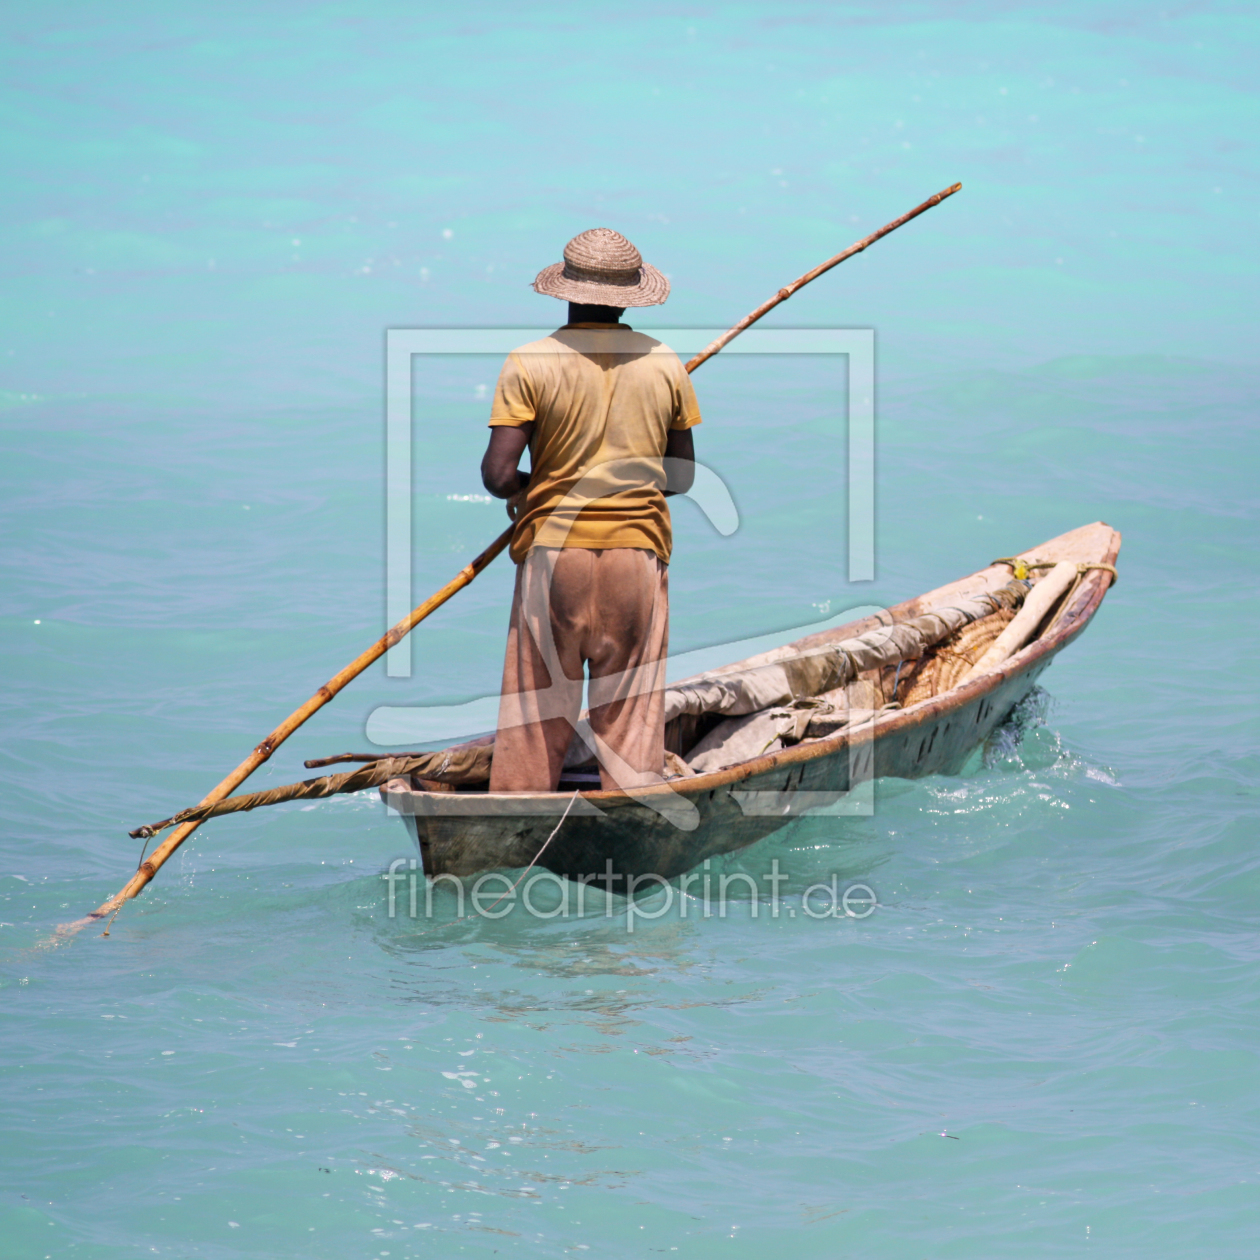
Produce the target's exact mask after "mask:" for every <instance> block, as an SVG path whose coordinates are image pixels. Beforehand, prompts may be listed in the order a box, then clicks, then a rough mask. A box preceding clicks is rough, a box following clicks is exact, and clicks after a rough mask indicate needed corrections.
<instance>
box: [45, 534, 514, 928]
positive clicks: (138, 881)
mask: <svg viewBox="0 0 1260 1260" xmlns="http://www.w3.org/2000/svg"><path fill="white" fill-rule="evenodd" d="M515 528H516V526H515V525H509V526H508V527H507V529H505V530H504V531H503V533H501V534H500V535H499V536H498V538H496V539H495V540H494V542H492V543H491V544H490V546H488V547H487V548H486V549H485V551H483V552H482V553H481V555H479V556H478V557H477V558H476V559H475V560H473V561H472V562H471V563H470V564H467V565H465V566H464V567H463V568H462V569H461V570H460V571H459V572H458V573H457V574H456V575H455V576H454V577H453V578H452V579H451V580H450V581H449V582H447V584H446V585H445V586H444V587H442V589H441V590H440V591H436V592H435V593H434V594H432V595H430V596H429V598H428V599H426V600H425V601H424V603H423V604H420V605H419V606H418V607H416V608H413V609H412V610H411V612H409V613H408V614H407V615H406V616H405V617H404V618H403V619H402V620H401V621H400V622H398V624H397V625H395V626H393V627H391V629H390V630H388V631H387V632H386V633H385V634H383V635H382V636H381V637H380V638H379V639H377V641H376V642H375V643H373V644H372V646H371V647H370V648H368V649H367V651H366V652H363V653H361V654H360V655H359V656H356V657H355V659H354V660H352V661H351V662H350V664H349V665H347V666H346V667H345V669H343V670H342V671H341V672H340V673H339V674H334V675H333V676H332V677H331V678H330V679H329V680H328V681H327V682H326V683H325V684H324V685H323V686H322V687H321V688H320V689H319V690H318V691H317V692H316V693H315V694H314V695H313V696H312V697H311V698H310V699H309V700H308V701H307V702H306V703H305V704H304V705H303V706H302V707H301V708H300V709H296V710H294V712H292V713H290V714H289V716H288V717H287V718H285V720H284V721H283V722H281V723H280V725H279V726H277V727H276V729H275V730H274V731H272V732H271V734H270V735H268V736H267V738H266V739H264V740H263V741H262V743H261V744H259V745H258V746H257V747H256V748H255V749H254V751H253V752H251V753H250V754H249V756H248V757H246V758H245V760H244V761H242V762H241V764H240V765H239V766H237V767H236V769H235V770H233V771H232V773H231V774H229V775H228V776H227V778H226V779H224V780H223V782H222V783H220V784H219V785H218V786H217V787H215V788H214V789H213V790H212V791H210V792H208V793H207V794H206V795H205V796H204V797H203V798H202V800H201V801H200V802H199V803H198V805H197V808H198V809H200V808H202V807H203V806H206V805H214V804H216V803H217V802H218V801H221V800H223V799H224V797H226V796H227V795H228V794H229V793H230V792H231V791H232V789H233V788H235V787H237V786H238V785H239V784H241V783H243V782H244V781H245V780H246V779H247V778H249V776H250V775H251V774H253V773H254V771H255V770H257V769H258V767H259V766H261V765H262V764H263V762H264V761H266V760H267V759H268V758H269V757H270V756H271V754H272V753H273V752H275V751H276V749H277V748H279V747H280V745H281V744H283V743H284V741H285V740H286V739H288V738H289V736H290V735H292V734H293V732H294V731H296V730H297V728H298V727H299V726H301V725H302V723H303V722H305V721H306V719H307V718H309V717H310V716H311V715H312V714H313V713H317V712H319V710H320V709H322V708H323V707H324V705H326V704H327V703H328V702H329V701H330V700H331V699H332V698H333V696H335V695H336V694H337V692H339V691H340V690H341V689H342V688H343V687H344V686H345V685H346V684H347V683H348V682H350V681H351V680H352V679H354V678H357V677H358V676H359V675H360V674H361V673H363V671H364V670H365V669H367V667H368V666H369V665H371V664H372V662H373V661H376V660H379V659H380V658H381V657H382V656H384V655H385V653H386V652H388V651H389V649H390V648H392V647H393V646H394V644H395V643H397V642H398V641H399V640H400V639H402V638H403V636H404V635H406V634H408V633H410V631H411V630H413V629H414V628H415V627H416V626H418V625H419V624H420V623H421V622H422V621H423V620H424V619H425V618H426V617H427V616H428V615H429V614H430V613H432V612H435V611H436V610H437V609H439V608H441V607H442V605H443V604H445V603H446V601H447V600H448V599H450V598H451V596H453V595H455V594H457V593H458V592H459V591H462V590H463V589H464V587H465V586H467V585H468V584H469V582H471V581H472V580H473V579H474V578H475V577H476V576H477V575H478V574H479V573H480V572H481V571H482V569H484V568H485V567H486V566H487V565H489V564H490V563H491V562H492V561H493V560H494V558H495V557H496V556H497V555H498V554H499V553H500V552H501V551H502V550H503V549H504V548H505V547H506V546H507V545H508V543H510V542H511V541H512V532H513V530H514V529H515ZM200 821H201V820H200V819H197V820H194V821H191V822H186V823H183V824H181V825H180V826H178V827H176V828H175V830H174V831H172V832H171V834H170V835H169V836H167V838H166V839H165V840H164V841H163V842H162V843H161V844H160V845H158V847H157V848H156V849H154V850H153V852H152V853H150V854H149V856H148V857H147V858H145V860H144V861H143V862H141V863H140V865H139V866H138V867H137V868H136V873H135V874H134V875H133V876H132V877H131V878H130V879H129V880H128V881H127V883H126V884H124V885H123V887H122V888H120V889H119V890H118V891H117V892H116V893H115V894H114V895H113V896H112V897H111V898H110V899H109V900H108V901H105V902H102V903H101V905H99V906H98V907H97V908H96V909H95V910H93V911H92V913H91V914H89V915H87V916H86V917H85V918H82V919H79V920H77V921H76V922H74V923H68V924H66V925H64V926H63V927H62V928H61V929H60V931H61V932H62V933H73V932H77V931H79V930H80V929H81V928H84V927H87V926H88V925H89V924H91V923H95V922H97V921H98V920H100V919H103V918H105V917H106V916H107V915H110V914H113V913H114V911H115V910H117V909H118V907H119V906H121V905H122V903H123V902H124V901H126V900H128V899H129V898H131V897H135V896H138V895H139V893H140V891H141V890H142V889H143V888H144V886H145V885H146V884H147V883H148V882H149V881H150V880H151V879H152V878H153V877H154V875H156V874H157V873H158V871H159V869H160V868H161V867H162V866H163V865H164V864H165V862H166V860H167V859H168V858H169V857H170V856H171V854H172V853H174V852H175V850H176V849H178V848H179V846H180V845H181V844H183V843H184V841H185V840H187V839H188V837H189V836H191V835H192V833H193V832H194V831H196V829H197V827H198V825H199V823H200Z"/></svg>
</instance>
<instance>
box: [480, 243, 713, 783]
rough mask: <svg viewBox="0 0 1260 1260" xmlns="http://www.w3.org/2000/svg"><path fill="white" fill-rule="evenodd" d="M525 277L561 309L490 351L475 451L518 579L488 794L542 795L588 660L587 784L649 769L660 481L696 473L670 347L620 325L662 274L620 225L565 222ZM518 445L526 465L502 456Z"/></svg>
mask: <svg viewBox="0 0 1260 1260" xmlns="http://www.w3.org/2000/svg"><path fill="white" fill-rule="evenodd" d="M534 289H535V290H536V291H537V292H539V293H543V294H546V295H548V296H550V297H555V298H559V299H560V300H561V301H567V302H568V304H569V318H568V322H567V323H566V324H565V325H564V326H563V327H562V328H560V329H558V330H557V331H556V332H554V333H552V334H551V336H549V337H544V338H543V339H542V340H541V341H535V342H532V343H530V344H529V345H526V346H522V347H520V349H518V350H515V351H513V352H512V353H511V354H510V355H509V356H508V358H507V362H506V363H505V364H504V365H503V370H502V372H501V373H500V375H499V383H498V386H497V388H496V389H495V395H494V404H493V407H492V408H491V412H490V443H489V446H488V447H487V448H486V454H485V457H484V458H483V460H482V462H481V477H482V481H483V483H484V484H485V487H486V489H487V490H488V491H489V492H490V493H491V494H493V495H495V496H496V497H498V498H501V499H507V500H508V512H509V514H510V515H511V516H512V519H513V520H514V521H515V522H516V530H515V533H514V535H513V538H512V546H511V555H512V559H513V560H514V561H515V562H516V565H517V571H516V589H515V593H514V595H513V598H512V616H511V622H510V625H509V629H508V642H507V653H506V657H505V660H504V664H503V689H502V699H501V700H500V705H499V728H498V734H497V735H496V737H495V746H494V759H493V761H492V763H491V773H490V790H491V791H492V792H554V791H555V790H556V786H557V784H558V782H559V779H560V772H561V770H562V768H563V766H564V762H565V756H566V754H567V753H568V751H569V746H570V743H571V741H572V738H573V733H574V730H575V729H576V728H577V725H578V715H579V712H580V710H581V704H582V683H583V670H584V668H585V669H587V670H589V674H590V690H589V718H590V723H589V729H587V728H584V729H583V730H582V732H581V735H582V738H583V739H584V740H585V742H586V743H587V744H588V746H589V747H591V749H592V751H593V752H594V753H595V755H596V759H597V761H598V762H599V767H600V779H601V783H602V786H603V787H604V788H606V789H611V788H633V787H640V786H644V785H647V784H650V783H658V782H660V780H661V776H662V773H663V770H664V756H665V745H664V735H665V723H664V696H663V688H664V683H665V657H666V654H667V651H668V646H669V583H668V574H669V557H670V549H671V546H672V535H671V530H670V519H669V508H668V506H667V505H666V503H665V498H666V497H667V496H668V495H672V494H679V493H684V494H685V493H686V492H687V491H688V490H689V489H690V488H691V481H692V474H693V472H694V458H695V455H694V449H693V446H692V435H691V429H692V428H693V427H694V426H695V425H697V424H699V423H700V409H699V405H698V403H697V402H696V395H695V391H694V389H693V388H692V386H691V379H690V377H689V376H688V375H687V373H686V371H685V369H684V368H683V366H682V364H681V363H680V362H679V359H678V356H677V355H676V354H674V352H673V351H672V350H670V349H669V348H668V347H667V346H664V345H662V344H661V343H660V342H659V341H655V340H654V339H653V338H651V337H648V336H645V335H644V334H643V333H636V332H634V331H633V329H631V328H630V327H629V325H627V324H623V323H621V322H620V320H621V316H622V314H623V313H624V311H625V310H626V308H627V307H632V306H656V305H659V304H660V303H662V302H664V301H665V299H666V298H667V297H668V296H669V281H668V280H667V279H666V278H665V277H664V276H663V275H662V274H661V273H660V272H659V271H657V270H656V268H655V267H650V266H648V265H647V264H646V263H644V262H643V260H642V258H641V257H640V255H639V251H638V250H637V249H635V247H634V246H633V245H632V244H631V243H630V242H629V241H628V240H626V238H625V237H624V236H622V235H620V234H619V233H617V232H613V231H611V230H610V229H608V228H595V229H593V230H592V231H589V232H583V233H581V235H579V236H575V237H574V238H573V239H572V240H571V241H570V242H569V243H568V245H566V246H565V249H564V261H563V262H562V263H556V264H554V265H553V266H550V267H547V268H545V269H544V270H543V271H541V272H539V274H538V277H537V279H535V281H534ZM527 446H528V448H529V453H530V471H529V472H528V473H525V472H522V471H520V470H519V469H518V464H519V463H520V459H521V456H522V455H523V454H524V452H525V448H526V447H527Z"/></svg>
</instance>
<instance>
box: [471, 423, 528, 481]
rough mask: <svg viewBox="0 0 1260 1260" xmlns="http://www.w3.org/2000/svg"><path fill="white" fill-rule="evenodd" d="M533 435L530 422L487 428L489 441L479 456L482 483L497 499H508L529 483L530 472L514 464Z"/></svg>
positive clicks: (519, 459)
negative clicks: (483, 452)
mask: <svg viewBox="0 0 1260 1260" xmlns="http://www.w3.org/2000/svg"><path fill="white" fill-rule="evenodd" d="M533 435H534V426H533V424H532V423H530V424H520V425H513V424H496V425H494V426H493V427H492V428H491V430H490V444H489V446H487V447H486V453H485V455H483V456H482V458H481V484H482V485H483V486H485V488H486V489H487V490H489V491H490V493H491V494H492V495H494V497H495V498H496V499H510V498H511V497H512V496H513V495H514V494H519V493H520V492H521V491H522V490H524V489H525V487H526V486H527V485H529V473H524V472H521V471H520V470H519V469H518V468H517V464H519V463H520V462H521V456H522V455H523V454H524V453H525V448H526V447H527V446H528V445H529V439H530V438H531V437H533Z"/></svg>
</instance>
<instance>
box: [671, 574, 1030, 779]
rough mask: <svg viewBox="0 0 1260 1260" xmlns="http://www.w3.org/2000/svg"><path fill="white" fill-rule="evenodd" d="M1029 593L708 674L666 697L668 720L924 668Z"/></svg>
mask: <svg viewBox="0 0 1260 1260" xmlns="http://www.w3.org/2000/svg"><path fill="white" fill-rule="evenodd" d="M1028 590H1029V583H1027V582H1024V581H1019V580H1015V581H1011V582H1008V583H1007V584H1006V585H1005V586H1002V587H1000V588H999V589H998V590H996V591H989V592H987V593H986V594H984V595H977V596H975V597H974V598H972V599H964V600H959V601H958V602H957V603H954V604H949V605H945V606H943V607H940V608H933V609H931V610H930V611H929V612H926V613H923V614H921V615H920V616H918V617H912V618H910V619H909V620H906V621H899V622H895V623H894V624H892V625H889V626H880V627H879V628H878V629H876V630H871V631H869V632H868V633H866V634H863V635H859V636H858V637H857V638H854V639H845V640H843V641H842V642H840V643H828V644H825V645H824V646H822V647H818V648H811V649H810V650H809V651H806V652H798V653H794V654H793V655H791V656H785V657H782V658H781V659H780V660H777V661H771V662H769V663H767V664H765V665H757V666H754V667H753V668H752V669H742V670H738V671H732V672H729V673H711V674H701V675H700V676H699V677H698V678H694V679H691V680H690V681H689V682H685V683H676V684H675V685H674V686H672V687H669V688H667V689H666V691H665V720H666V722H669V721H670V720H672V719H673V718H677V717H681V716H683V715H684V714H703V713H722V714H726V715H728V716H730V717H736V716H739V715H741V714H746V713H756V712H758V711H760V710H762V709H770V708H774V707H776V706H781V705H786V704H790V703H791V702H792V701H793V700H796V699H797V698H798V697H802V696H818V695H821V694H823V693H824V692H828V691H834V690H836V689H837V688H840V687H844V686H846V685H847V684H848V683H851V682H852V681H853V680H854V679H855V678H857V676H858V675H859V674H861V673H863V672H864V671H866V670H870V669H879V668H880V667H881V666H884V665H890V664H896V663H897V662H899V661H908V660H917V659H918V658H919V657H921V656H922V655H923V653H924V652H926V651H927V649H928V648H930V647H932V646H933V645H935V644H937V643H939V642H941V640H943V639H947V638H949V636H950V635H951V634H954V633H955V632H956V631H958V630H959V629H961V628H962V627H963V626H965V625H967V624H968V623H969V622H972V621H978V620H979V619H980V618H981V617H987V616H989V615H990V614H991V613H994V612H997V611H998V610H999V609H1002V608H1014V607H1017V606H1018V605H1019V604H1021V603H1023V600H1024V596H1025V595H1026V594H1027V593H1028ZM688 760H690V758H688Z"/></svg>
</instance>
